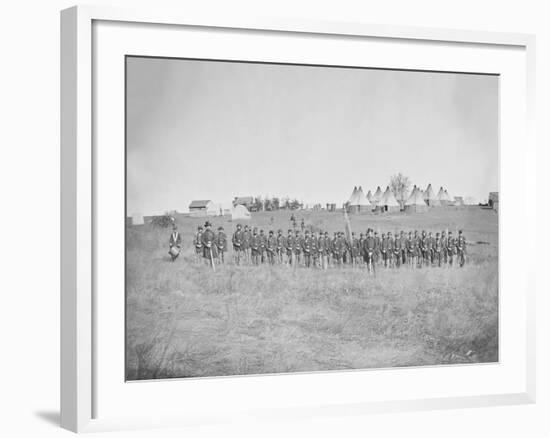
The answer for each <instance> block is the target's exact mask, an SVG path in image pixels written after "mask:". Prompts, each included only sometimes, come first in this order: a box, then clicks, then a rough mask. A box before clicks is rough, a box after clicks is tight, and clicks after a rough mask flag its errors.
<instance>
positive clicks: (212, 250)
mask: <svg viewBox="0 0 550 438" xmlns="http://www.w3.org/2000/svg"><path fill="white" fill-rule="evenodd" d="M215 239H216V235H215V234H214V231H212V230H205V231H204V232H203V233H202V237H201V242H202V246H203V253H202V256H203V257H204V258H205V259H210V257H212V258H216V257H218V251H217V248H216V245H215Z"/></svg>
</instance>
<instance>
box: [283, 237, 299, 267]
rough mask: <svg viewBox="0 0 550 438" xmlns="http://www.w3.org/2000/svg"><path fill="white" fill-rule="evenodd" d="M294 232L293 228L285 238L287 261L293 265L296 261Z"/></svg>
mask: <svg viewBox="0 0 550 438" xmlns="http://www.w3.org/2000/svg"><path fill="white" fill-rule="evenodd" d="M295 241H296V240H295V238H294V234H293V233H292V230H290V229H289V230H288V235H287V236H286V239H285V250H286V262H287V264H288V265H289V266H293V265H294V263H295V261H294V244H295Z"/></svg>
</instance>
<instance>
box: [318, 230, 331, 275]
mask: <svg viewBox="0 0 550 438" xmlns="http://www.w3.org/2000/svg"><path fill="white" fill-rule="evenodd" d="M329 246H330V238H329V237H328V232H326V231H325V233H324V234H323V233H322V232H321V233H320V235H319V240H318V241H317V251H318V252H319V261H320V263H319V264H320V267H321V269H327V268H328V251H329Z"/></svg>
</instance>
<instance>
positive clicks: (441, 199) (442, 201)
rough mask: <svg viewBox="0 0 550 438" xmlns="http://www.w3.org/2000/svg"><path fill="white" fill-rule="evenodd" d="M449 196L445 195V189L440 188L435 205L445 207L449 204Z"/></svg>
mask: <svg viewBox="0 0 550 438" xmlns="http://www.w3.org/2000/svg"><path fill="white" fill-rule="evenodd" d="M448 196H449V194H448V193H447V194H445V190H443V187H440V188H439V191H438V192H437V196H436V197H435V202H434V205H439V206H445V205H448V204H449V199H448Z"/></svg>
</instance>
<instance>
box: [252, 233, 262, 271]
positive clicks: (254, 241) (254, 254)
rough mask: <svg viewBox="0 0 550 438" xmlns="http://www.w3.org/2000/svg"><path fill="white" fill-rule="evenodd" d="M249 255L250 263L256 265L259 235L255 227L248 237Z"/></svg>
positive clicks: (258, 255)
mask: <svg viewBox="0 0 550 438" xmlns="http://www.w3.org/2000/svg"><path fill="white" fill-rule="evenodd" d="M250 256H251V258H252V264H253V265H256V266H258V265H259V264H260V236H259V235H258V229H257V228H254V230H253V231H252V236H251V237H250Z"/></svg>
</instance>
